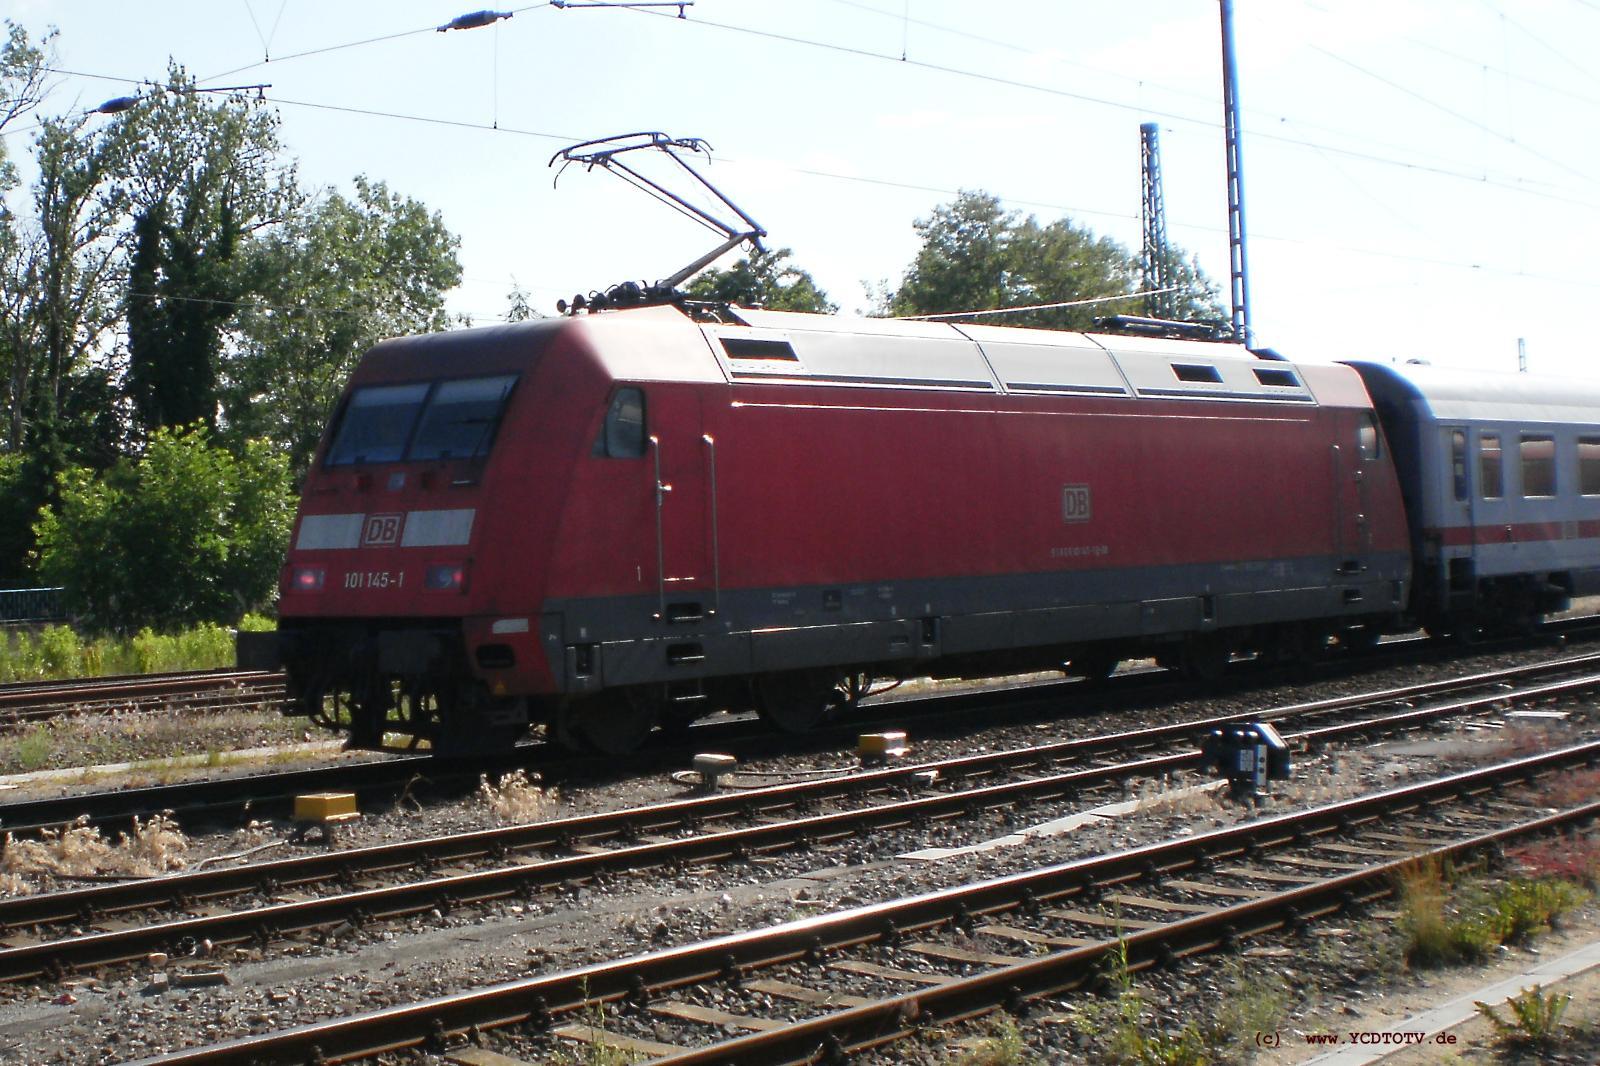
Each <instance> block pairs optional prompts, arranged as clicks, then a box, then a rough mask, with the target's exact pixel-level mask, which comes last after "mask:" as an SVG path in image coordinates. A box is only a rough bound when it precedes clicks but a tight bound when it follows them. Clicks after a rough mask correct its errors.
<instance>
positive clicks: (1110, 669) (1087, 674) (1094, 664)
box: [1065, 651, 1122, 681]
mask: <svg viewBox="0 0 1600 1066" xmlns="http://www.w3.org/2000/svg"><path fill="white" fill-rule="evenodd" d="M1121 662H1122V660H1121V659H1118V658H1117V657H1116V656H1115V655H1113V654H1112V653H1111V652H1107V651H1088V652H1084V653H1083V654H1082V655H1077V656H1074V657H1073V658H1071V659H1069V660H1067V663H1066V670H1065V673H1066V674H1067V676H1069V677H1081V678H1083V679H1084V680H1085V681H1104V680H1105V679H1106V678H1108V677H1110V676H1111V675H1112V674H1114V673H1116V672H1117V666H1118V664H1119V663H1121Z"/></svg>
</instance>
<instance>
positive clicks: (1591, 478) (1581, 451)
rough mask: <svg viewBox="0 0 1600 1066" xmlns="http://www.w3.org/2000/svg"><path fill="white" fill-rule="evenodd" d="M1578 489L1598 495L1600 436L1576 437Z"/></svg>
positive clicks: (1599, 489) (1599, 493) (1587, 494)
mask: <svg viewBox="0 0 1600 1066" xmlns="http://www.w3.org/2000/svg"><path fill="white" fill-rule="evenodd" d="M1578 491H1579V492H1581V493H1583V494H1584V495H1585V496H1600V437H1579V438H1578Z"/></svg>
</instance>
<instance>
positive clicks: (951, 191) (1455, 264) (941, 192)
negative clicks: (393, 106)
mask: <svg viewBox="0 0 1600 1066" xmlns="http://www.w3.org/2000/svg"><path fill="white" fill-rule="evenodd" d="M63 73H74V74H77V76H81V77H91V78H102V79H104V80H107V81H124V80H126V79H122V78H116V77H112V76H110V75H94V74H80V73H78V72H68V71H63ZM267 99H268V100H269V101H270V102H272V103H275V104H280V105H284V106H289V107H304V108H311V109H314V110H322V111H332V112H343V113H348V114H353V115H360V116H366V117H373V118H386V119H391V120H395V121H402V122H415V123H423V124H428V125H435V126H443V127H449V128H455V129H465V130H476V131H483V132H491V133H504V134H511V135H515V136H522V137H531V138H535V139H538V140H547V141H556V142H561V143H564V144H571V143H573V142H574V141H577V140H579V139H580V138H579V137H578V136H577V135H575V134H572V133H551V132H548V131H543V130H529V129H522V128H519V127H515V126H507V125H503V124H502V125H500V126H498V127H495V126H492V125H489V124H488V123H482V122H470V121H467V120H464V119H451V118H440V117H437V116H428V115H413V114H407V113H405V112H398V111H380V110H377V109H374V108H362V107H350V106H346V105H341V104H326V103H318V102H316V101H311V100H292V99H287V98H284V97H279V96H268V97H267ZM3 132H8V131H0V133H3ZM1338 154H1345V155H1348V154H1349V153H1347V152H1341V153H1338ZM721 160H722V162H723V163H726V164H731V165H734V166H738V165H740V164H741V161H740V160H739V159H738V158H736V157H731V156H722V157H721ZM780 169H783V170H785V171H787V172H789V173H793V174H799V175H803V176H806V177H814V178H820V179H823V180H828V181H843V182H851V183H855V184H862V185H871V186H877V187H882V188H890V189H900V190H905V191H909V192H927V193H932V194H934V195H937V196H956V195H959V194H960V193H961V190H960V189H955V188H950V187H947V186H938V185H929V184H924V183H920V182H910V181H903V180H898V179H892V178H877V177H870V176H865V175H858V174H841V173H838V172H834V171H827V170H821V169H818V168H815V167H798V166H784V167H781V168H780ZM1491 184H1492V183H1491ZM1507 191H1510V192H1527V193H1529V194H1531V195H1538V196H1544V197H1546V198H1549V199H1555V200H1558V201H1560V202H1563V203H1568V204H1572V205H1574V206H1579V207H1586V208H1590V209H1593V210H1600V204H1596V203H1591V202H1588V201H1583V200H1571V199H1568V198H1566V197H1554V196H1550V195H1549V194H1541V193H1536V192H1533V191H1532V190H1524V189H1519V188H1517V187H1507ZM1001 199H1002V200H1004V202H1006V203H1009V204H1014V205H1017V206H1020V207H1028V208H1035V209H1039V210H1047V211H1060V212H1062V213H1064V214H1067V215H1078V216H1083V215H1090V216H1097V217H1102V218H1116V219H1126V220H1131V221H1137V219H1138V215H1137V214H1134V213H1130V212H1118V211H1106V210H1101V209H1096V208H1088V207H1082V206H1077V205H1070V204H1061V203H1058V202H1053V201H1048V200H1039V199H1032V198H1022V197H1014V196H1002V197H1001ZM1169 225H1170V226H1171V228H1173V229H1176V230H1182V231H1185V232H1191V233H1213V234H1214V233H1221V232H1225V231H1224V230H1222V228H1221V227H1218V226H1209V225H1202V224H1199V223H1193V222H1183V221H1177V220H1169ZM1251 240H1253V241H1258V242H1268V243H1281V244H1294V245H1303V246H1308V247H1316V248H1324V249H1330V250H1336V251H1342V252H1348V253H1351V254H1354V255H1361V256H1370V257H1374V258H1381V259H1392V260H1395V261H1398V262H1408V263H1420V264H1423V265H1428V266H1440V267H1447V268H1451V269H1459V270H1469V271H1472V272H1474V273H1480V274H1496V275H1500V276H1504V277H1513V278H1526V279H1529V280H1537V281H1550V282H1555V283H1558V284H1561V285H1566V286H1571V287H1576V288H1582V289H1600V282H1589V281H1584V280H1582V279H1581V278H1578V277H1576V276H1573V275H1556V274H1543V273H1538V272H1535V271H1528V270H1525V269H1511V268H1506V267H1497V266H1493V265H1489V264H1484V263H1479V262H1466V261H1462V260H1453V259H1444V258H1440V257H1437V256H1424V255H1415V254H1409V253H1405V252H1395V251H1392V250H1389V249H1381V248H1365V247H1360V246H1356V245H1346V244H1338V243H1333V242H1329V241H1324V240H1320V239H1317V240H1311V239H1307V238H1302V237H1289V236H1283V235H1280V234H1274V233H1270V232H1264V231H1263V232H1256V233H1253V234H1251ZM552 291H555V290H554V289H552Z"/></svg>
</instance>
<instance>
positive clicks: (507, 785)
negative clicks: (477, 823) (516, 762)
mask: <svg viewBox="0 0 1600 1066" xmlns="http://www.w3.org/2000/svg"><path fill="white" fill-rule="evenodd" d="M478 800H479V802H481V803H482V804H483V805H484V806H485V807H487V808H488V809H489V813H490V814H492V815H494V817H495V820H496V821H498V822H500V823H502V824H506V825H515V824H519V823H522V822H536V821H538V820H539V819H541V818H545V817H548V816H549V814H550V811H551V810H552V809H553V808H554V807H555V803H556V793H555V789H553V788H545V787H544V786H543V785H541V784H539V775H538V774H534V775H533V777H532V779H531V780H530V779H529V777H528V774H527V771H525V770H513V771H511V772H510V773H509V774H504V775H502V776H501V777H500V780H498V781H495V782H492V783H491V782H490V780H489V775H488V774H484V775H482V776H481V777H479V778H478Z"/></svg>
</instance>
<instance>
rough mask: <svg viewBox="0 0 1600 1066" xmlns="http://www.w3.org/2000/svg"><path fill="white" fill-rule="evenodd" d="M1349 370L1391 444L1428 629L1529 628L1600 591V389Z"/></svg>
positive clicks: (1508, 378)
mask: <svg viewBox="0 0 1600 1066" xmlns="http://www.w3.org/2000/svg"><path fill="white" fill-rule="evenodd" d="M1351 365H1352V366H1353V367H1354V368H1355V369H1356V371H1357V372H1358V373H1360V375H1361V377H1362V379H1363V380H1364V381H1365V382H1366V384H1367V389H1368V391H1369V392H1370V393H1371V394H1372V398H1373V401H1374V402H1375V403H1376V405H1377V409H1378V412H1379V415H1380V417H1381V418H1382V421H1383V425H1384V429H1385V430H1386V431H1387V433H1388V436H1389V439H1390V441H1391V442H1392V443H1393V446H1394V452H1395V465H1396V467H1397V469H1398V472H1399V477H1400V486H1401V492H1402V494H1403V496H1404V498H1405V505H1406V509H1407V512H1408V514H1409V516H1410V527H1411V536H1412V544H1411V550H1412V554H1413V557H1414V558H1415V560H1416V601H1415V603H1414V605H1413V614H1414V615H1415V617H1416V618H1417V619H1418V620H1419V621H1420V622H1422V623H1423V624H1424V625H1426V626H1427V627H1428V628H1429V630H1431V631H1434V632H1440V633H1459V632H1464V631H1467V630H1470V629H1473V628H1477V627H1482V626H1486V625H1490V626H1501V625H1505V624H1507V623H1510V624H1513V625H1524V626H1525V625H1531V624H1532V623H1533V622H1534V621H1535V620H1536V619H1537V618H1538V616H1539V615H1541V614H1546V613H1549V612H1551V611H1557V610H1562V609H1564V608H1565V607H1567V606H1568V604H1569V601H1570V598H1571V597H1572V596H1575V595H1579V596H1581V595H1593V594H1594V593H1596V592H1600V384H1597V383H1592V382H1582V381H1554V380H1551V379H1541V378H1537V377H1531V376H1529V375H1525V374H1481V373H1471V372H1467V371H1461V370H1447V369H1442V368H1435V367H1431V366H1423V365H1416V364H1407V365H1404V366H1392V365H1387V364H1377V363H1352V364H1351Z"/></svg>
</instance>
